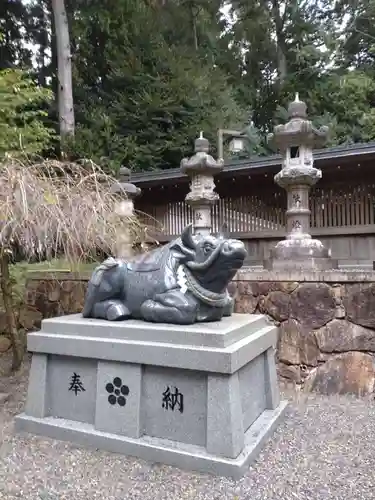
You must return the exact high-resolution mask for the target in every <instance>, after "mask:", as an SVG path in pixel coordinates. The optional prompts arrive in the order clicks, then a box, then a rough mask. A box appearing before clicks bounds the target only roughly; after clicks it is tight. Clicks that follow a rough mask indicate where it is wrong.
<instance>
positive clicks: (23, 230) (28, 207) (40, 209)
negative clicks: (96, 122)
mask: <svg viewBox="0 0 375 500" xmlns="http://www.w3.org/2000/svg"><path fill="white" fill-rule="evenodd" d="M116 182H117V181H116V179H114V178H113V177H111V176H109V175H107V174H105V173H104V172H103V171H102V170H101V169H100V168H99V167H98V166H97V165H95V164H93V163H92V162H90V161H86V162H83V163H82V164H74V163H62V162H59V161H44V162H41V163H39V164H33V165H25V164H23V163H21V162H19V161H16V160H11V159H10V160H8V161H7V162H6V163H3V164H0V288H1V293H2V296H3V305H4V309H5V313H6V316H7V324H8V329H9V334H10V336H11V340H12V347H13V368H14V369H16V368H18V367H19V366H20V363H21V361H22V355H23V352H24V345H23V342H22V339H20V336H19V333H18V331H17V323H16V320H15V317H14V312H13V304H12V286H11V285H12V284H11V279H10V273H9V264H10V262H11V260H12V259H13V257H14V256H15V254H17V257H18V258H22V259H26V260H27V259H33V260H41V259H49V258H52V257H54V256H56V255H62V256H64V258H65V259H66V260H67V261H70V262H74V263H77V262H80V261H86V262H87V260H90V259H92V260H95V258H96V256H97V255H98V253H99V254H113V251H114V247H115V243H116V231H118V229H119V225H122V226H123V225H124V224H128V225H129V230H130V231H131V232H132V235H133V237H134V240H136V241H138V242H139V243H141V244H142V242H143V241H144V240H145V239H146V235H147V227H146V226H145V225H144V224H143V223H141V222H140V221H139V220H138V218H137V217H135V216H129V217H128V218H125V220H124V217H121V219H120V218H119V216H118V215H116V212H115V203H116V201H117V200H118V197H117V196H116V195H115V194H114V193H112V188H113V186H114V184H115V183H116Z"/></svg>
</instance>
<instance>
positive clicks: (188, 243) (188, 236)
mask: <svg viewBox="0 0 375 500" xmlns="http://www.w3.org/2000/svg"><path fill="white" fill-rule="evenodd" d="M181 241H182V243H183V245H184V246H185V247H186V248H189V249H190V250H195V248H196V245H195V241H194V238H193V224H189V225H188V226H186V227H185V229H184V230H183V231H182V233H181Z"/></svg>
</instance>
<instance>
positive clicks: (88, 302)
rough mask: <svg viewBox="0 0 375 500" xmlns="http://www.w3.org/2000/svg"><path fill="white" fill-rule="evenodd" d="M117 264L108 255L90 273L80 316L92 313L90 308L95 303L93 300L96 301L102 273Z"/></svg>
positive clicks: (85, 316)
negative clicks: (107, 257)
mask: <svg viewBox="0 0 375 500" xmlns="http://www.w3.org/2000/svg"><path fill="white" fill-rule="evenodd" d="M118 264H119V262H118V261H117V260H116V259H114V258H113V257H109V259H107V260H105V261H104V262H103V263H102V264H100V265H99V266H98V267H97V268H96V269H95V270H94V272H93V273H92V275H91V278H90V281H89V283H88V286H87V292H86V297H85V304H84V306H83V309H82V316H83V317H84V318H90V317H91V315H92V309H93V307H94V305H95V302H96V301H97V299H96V296H97V290H98V287H99V286H100V284H101V282H102V279H103V275H104V273H105V272H106V271H108V270H109V269H112V268H113V267H115V266H118Z"/></svg>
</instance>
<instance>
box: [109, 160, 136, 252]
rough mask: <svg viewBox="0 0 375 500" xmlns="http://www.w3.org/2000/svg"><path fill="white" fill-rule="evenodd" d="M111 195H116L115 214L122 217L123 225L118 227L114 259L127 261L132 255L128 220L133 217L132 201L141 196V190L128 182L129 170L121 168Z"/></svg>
mask: <svg viewBox="0 0 375 500" xmlns="http://www.w3.org/2000/svg"><path fill="white" fill-rule="evenodd" d="M112 193H114V194H117V195H118V202H117V204H116V213H117V215H119V216H120V217H123V218H124V219H125V220H124V225H123V226H121V227H119V229H118V232H117V241H116V257H117V258H119V259H127V258H129V257H130V256H131V255H132V254H133V241H132V235H131V231H130V226H129V218H130V217H132V216H133V215H134V199H135V198H136V197H137V196H139V195H140V194H141V189H140V188H138V187H137V186H135V185H134V184H132V183H131V182H130V170H129V169H128V168H126V167H121V168H120V170H119V176H118V182H116V183H115V184H114V185H113V187H112Z"/></svg>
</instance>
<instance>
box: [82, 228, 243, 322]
mask: <svg viewBox="0 0 375 500" xmlns="http://www.w3.org/2000/svg"><path fill="white" fill-rule="evenodd" d="M245 257H246V249H245V246H244V244H243V243H242V242H241V241H238V240H230V239H226V238H224V237H223V236H219V237H215V236H212V235H208V236H202V235H198V236H193V234H192V225H189V226H187V227H186V228H185V229H184V231H183V232H182V234H181V237H179V238H177V239H175V240H174V241H172V242H171V243H169V244H167V245H165V246H163V247H159V248H156V249H154V250H152V251H151V252H149V253H146V254H144V255H141V256H138V257H136V258H134V259H132V260H129V261H128V262H127V261H123V260H118V259H114V258H109V259H107V260H106V261H104V262H103V263H102V264H101V265H100V266H98V267H97V268H96V269H95V271H94V273H93V275H92V277H91V279H90V281H89V284H88V289H87V294H86V300H85V305H84V308H83V312H82V314H83V316H84V317H85V318H102V319H106V320H109V321H118V320H124V319H128V318H136V319H142V320H145V321H152V322H155V323H175V324H184V325H185V324H186V325H187V324H191V323H195V322H199V321H217V320H220V319H221V318H222V317H223V316H230V315H231V314H232V311H233V299H232V298H231V297H230V295H229V293H228V290H227V286H228V284H229V282H230V281H231V280H232V278H233V277H234V275H235V274H236V272H237V271H238V269H239V268H240V267H241V266H242V265H243V262H244V259H245Z"/></svg>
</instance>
